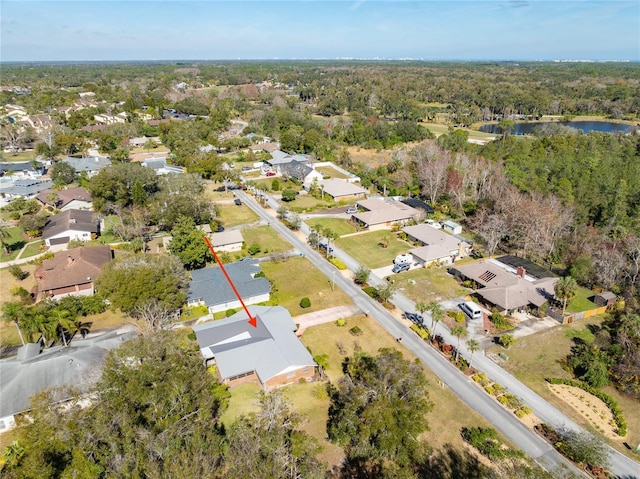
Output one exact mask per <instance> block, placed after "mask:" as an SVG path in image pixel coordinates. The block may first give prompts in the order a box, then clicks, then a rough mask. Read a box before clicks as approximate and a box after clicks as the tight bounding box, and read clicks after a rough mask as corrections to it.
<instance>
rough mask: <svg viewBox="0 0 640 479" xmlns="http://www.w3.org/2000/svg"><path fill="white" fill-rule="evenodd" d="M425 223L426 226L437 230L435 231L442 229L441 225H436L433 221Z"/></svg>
mask: <svg viewBox="0 0 640 479" xmlns="http://www.w3.org/2000/svg"><path fill="white" fill-rule="evenodd" d="M425 223H426V224H428V225H429V226H431V227H432V228H435V229H437V230H440V229H442V224H440V223H438V222H437V221H435V220H426V221H425Z"/></svg>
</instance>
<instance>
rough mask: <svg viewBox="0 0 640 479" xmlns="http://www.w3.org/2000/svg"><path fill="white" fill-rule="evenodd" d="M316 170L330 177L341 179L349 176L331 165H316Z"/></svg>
mask: <svg viewBox="0 0 640 479" xmlns="http://www.w3.org/2000/svg"><path fill="white" fill-rule="evenodd" d="M316 171H319V172H320V173H322V174H323V175H324V176H330V177H331V178H342V179H347V178H349V176H348V175H345V174H344V173H342V172H341V171H338V170H336V169H335V168H334V167H332V166H318V167H317V168H316Z"/></svg>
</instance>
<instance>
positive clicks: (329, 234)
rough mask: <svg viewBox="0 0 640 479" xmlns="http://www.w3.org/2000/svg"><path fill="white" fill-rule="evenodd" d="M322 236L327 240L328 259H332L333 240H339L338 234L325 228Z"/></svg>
mask: <svg viewBox="0 0 640 479" xmlns="http://www.w3.org/2000/svg"><path fill="white" fill-rule="evenodd" d="M322 234H323V235H324V237H325V238H327V258H330V257H331V256H333V255H332V254H331V240H335V239H337V238H338V234H337V233H336V232H335V231H333V230H332V229H331V228H325V229H324V230H323V231H322Z"/></svg>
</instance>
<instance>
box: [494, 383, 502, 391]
mask: <svg viewBox="0 0 640 479" xmlns="http://www.w3.org/2000/svg"><path fill="white" fill-rule="evenodd" d="M493 389H494V390H495V391H496V394H500V393H502V392H503V391H504V388H503V387H502V384H498V383H495V384H494V385H493Z"/></svg>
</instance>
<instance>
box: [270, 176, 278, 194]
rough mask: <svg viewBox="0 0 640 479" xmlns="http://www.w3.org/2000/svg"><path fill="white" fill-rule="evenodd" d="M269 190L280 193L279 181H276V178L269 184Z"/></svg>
mask: <svg viewBox="0 0 640 479" xmlns="http://www.w3.org/2000/svg"><path fill="white" fill-rule="evenodd" d="M271 190H272V191H280V181H278V178H274V179H273V181H272V182H271Z"/></svg>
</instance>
